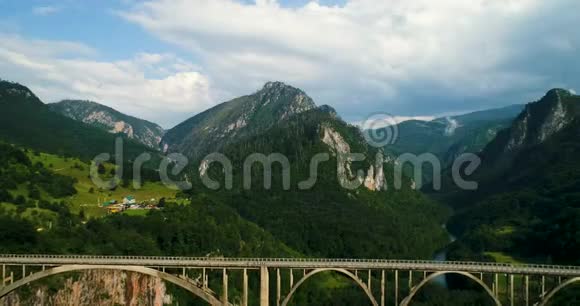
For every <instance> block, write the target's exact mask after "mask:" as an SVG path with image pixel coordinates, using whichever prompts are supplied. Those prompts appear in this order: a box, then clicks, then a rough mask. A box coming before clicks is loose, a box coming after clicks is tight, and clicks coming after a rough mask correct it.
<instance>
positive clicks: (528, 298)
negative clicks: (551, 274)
mask: <svg viewBox="0 0 580 306" xmlns="http://www.w3.org/2000/svg"><path fill="white" fill-rule="evenodd" d="M525 286H526V289H525V290H526V306H530V276H529V275H526V278H525Z"/></svg>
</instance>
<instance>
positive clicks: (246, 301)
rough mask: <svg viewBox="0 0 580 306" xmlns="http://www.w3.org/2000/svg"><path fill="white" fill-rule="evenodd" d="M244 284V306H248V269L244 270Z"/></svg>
mask: <svg viewBox="0 0 580 306" xmlns="http://www.w3.org/2000/svg"><path fill="white" fill-rule="evenodd" d="M242 283H243V284H242V306H248V269H244V275H243V277H242Z"/></svg>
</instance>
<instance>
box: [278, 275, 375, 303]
mask: <svg viewBox="0 0 580 306" xmlns="http://www.w3.org/2000/svg"><path fill="white" fill-rule="evenodd" d="M327 271H333V272H338V273H341V274H343V275H346V276H348V277H349V278H350V279H352V280H353V281H355V282H356V283H357V285H358V286H359V287H361V289H363V290H364V292H365V293H366V295H367V296H368V298H369V300H370V301H371V303H372V304H373V306H378V305H379V304H378V303H377V300H376V299H375V298H374V297H373V294H372V292H371V290H370V289H369V288H368V287H367V285H365V284H364V283H363V282H362V281H361V280H360V279H359V278H358V277H357V276H356V275H354V274H353V273H351V272H350V271H348V270H346V269H334V268H321V269H314V270H312V271H310V272H308V273H307V274H306V275H304V276H303V277H302V279H300V281H298V282H297V283H296V284H295V285H294V286H292V289H290V292H289V293H288V295H287V296H286V297H285V298H284V300H283V301H282V304H281V306H288V303H290V300H291V299H292V296H293V295H294V293H295V292H296V290H298V288H299V287H300V286H301V285H302V284H303V283H304V282H305V281H306V280H308V279H309V278H311V277H312V276H314V275H316V274H318V273H322V272H327Z"/></svg>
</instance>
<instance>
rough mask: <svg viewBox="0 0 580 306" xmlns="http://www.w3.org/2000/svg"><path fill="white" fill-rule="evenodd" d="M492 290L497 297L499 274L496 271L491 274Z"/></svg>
mask: <svg viewBox="0 0 580 306" xmlns="http://www.w3.org/2000/svg"><path fill="white" fill-rule="evenodd" d="M493 290H494V293H495V297H496V298H498V299H499V276H498V275H497V273H495V274H494V275H493Z"/></svg>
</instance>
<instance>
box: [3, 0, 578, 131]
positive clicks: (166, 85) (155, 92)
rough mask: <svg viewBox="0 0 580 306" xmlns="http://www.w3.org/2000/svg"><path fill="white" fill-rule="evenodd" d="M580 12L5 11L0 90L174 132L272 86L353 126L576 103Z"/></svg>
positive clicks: (559, 7)
mask: <svg viewBox="0 0 580 306" xmlns="http://www.w3.org/2000/svg"><path fill="white" fill-rule="evenodd" d="M579 28H580V1H578V0H551V1H546V0H470V1H465V0H437V1H434V0H324V1H323V0H319V1H308V0H297V1H291V0H278V1H276V0H255V1H252V0H147V1H135V0H100V1H82V0H58V1H51V0H30V1H19V0H0V42H1V43H0V78H1V79H5V80H10V81H16V82H19V83H22V84H24V85H26V86H28V87H29V88H30V89H31V90H33V91H34V92H35V93H36V94H37V95H38V96H39V97H40V98H41V99H42V100H43V101H44V102H46V103H49V102H56V101H59V100H61V99H84V100H92V101H96V102H99V103H102V104H105V105H108V106H111V107H113V108H115V109H117V110H119V111H121V112H124V113H127V114H130V115H133V116H136V117H141V118H144V119H147V120H150V121H153V122H156V123H158V124H160V125H161V126H163V127H164V128H171V127H172V126H174V125H176V124H178V123H179V122H181V121H183V120H184V119H187V118H189V117H191V116H193V115H195V114H196V113H199V112H201V111H203V110H205V109H207V108H209V107H211V106H213V105H216V104H218V103H221V102H224V101H227V100H229V99H232V98H234V97H237V96H241V95H245V94H251V93H253V92H255V91H257V90H258V89H260V88H261V87H262V86H263V84H264V83H265V82H267V81H282V82H285V83H287V84H289V85H292V86H296V87H299V88H301V89H303V90H304V91H305V92H306V93H307V94H308V95H310V96H311V97H312V98H313V99H314V100H315V101H316V103H317V104H319V105H322V104H329V105H331V106H333V107H334V108H335V109H336V110H337V111H338V113H339V114H340V115H341V116H342V117H343V118H344V119H345V120H347V121H349V122H360V121H363V120H364V119H365V118H367V117H369V116H372V115H374V114H377V113H389V114H393V115H396V116H398V117H397V118H400V119H401V120H403V119H410V118H421V119H429V118H433V117H435V116H442V115H446V114H456V113H462V112H468V111H473V110H481V109H486V108H493V107H501V106H505V105H509V104H516V103H526V102H530V101H534V100H537V99H539V98H540V97H541V96H542V95H543V93H545V92H546V91H547V90H549V89H551V88H554V87H560V88H565V89H569V90H572V91H576V90H577V89H578V90H580V52H579V51H580V50H579V48H580V31H578V30H577V29H579Z"/></svg>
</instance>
